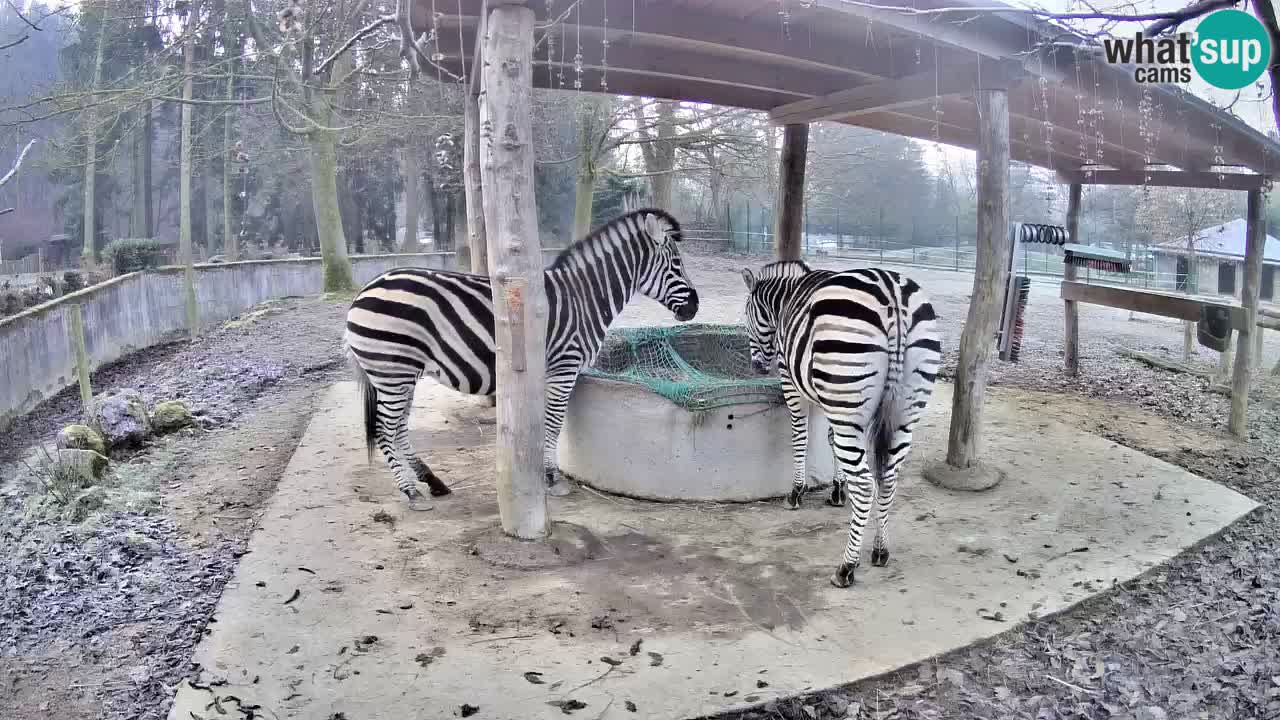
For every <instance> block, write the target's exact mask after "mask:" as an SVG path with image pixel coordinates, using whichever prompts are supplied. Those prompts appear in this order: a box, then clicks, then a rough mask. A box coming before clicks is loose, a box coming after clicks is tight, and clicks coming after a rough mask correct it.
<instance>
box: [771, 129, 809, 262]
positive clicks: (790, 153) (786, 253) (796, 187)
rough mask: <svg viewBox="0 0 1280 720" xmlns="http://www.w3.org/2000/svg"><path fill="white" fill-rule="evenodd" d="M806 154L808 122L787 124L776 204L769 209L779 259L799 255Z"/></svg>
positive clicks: (807, 149) (807, 150) (790, 258)
mask: <svg viewBox="0 0 1280 720" xmlns="http://www.w3.org/2000/svg"><path fill="white" fill-rule="evenodd" d="M808 157H809V126H808V125H804V124H799V125H787V126H786V128H785V130H784V131H783V133H782V159H781V160H780V162H779V163H778V205H777V207H775V208H774V210H773V216H774V218H775V219H774V223H775V225H774V227H775V231H774V236H775V237H776V238H777V243H778V244H777V248H778V259H779V260H799V259H800V238H801V228H802V225H803V220H804V169H805V161H806V160H807V159H808Z"/></svg>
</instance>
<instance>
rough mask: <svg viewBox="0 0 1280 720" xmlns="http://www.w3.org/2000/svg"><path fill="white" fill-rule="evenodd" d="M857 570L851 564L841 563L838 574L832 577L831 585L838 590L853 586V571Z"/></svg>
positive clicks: (837, 570) (837, 569)
mask: <svg viewBox="0 0 1280 720" xmlns="http://www.w3.org/2000/svg"><path fill="white" fill-rule="evenodd" d="M855 569H856V568H854V566H852V565H850V564H849V563H840V567H838V568H836V574H835V575H832V576H831V584H832V585H835V586H836V587H838V588H847V587H849V586H850V585H852V584H853V571H854V570H855Z"/></svg>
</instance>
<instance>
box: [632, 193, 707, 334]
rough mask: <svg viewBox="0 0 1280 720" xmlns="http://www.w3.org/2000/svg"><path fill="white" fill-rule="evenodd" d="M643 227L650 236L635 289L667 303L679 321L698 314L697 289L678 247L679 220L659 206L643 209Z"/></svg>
mask: <svg viewBox="0 0 1280 720" xmlns="http://www.w3.org/2000/svg"><path fill="white" fill-rule="evenodd" d="M636 214H637V215H639V216H640V217H639V218H637V219H638V220H640V226H641V230H642V231H643V234H644V235H646V236H647V238H648V241H649V242H647V243H644V245H645V250H647V251H648V252H643V253H641V258H642V259H641V262H640V263H639V267H638V268H637V270H638V274H637V279H636V280H637V282H636V289H637V290H639V291H640V292H642V293H644V294H645V295H646V296H648V297H650V298H653V299H654V300H657V301H658V302H660V303H662V304H663V305H665V306H666V307H667V309H668V310H670V311H671V312H672V314H674V315H675V316H676V319H677V320H679V321H680V322H687V321H689V320H692V319H693V318H694V316H695V315H697V314H698V291H697V290H695V289H694V288H693V283H692V282H690V281H689V276H688V275H687V274H686V273H685V271H684V262H683V261H682V260H681V259H680V248H679V247H678V244H679V241H680V238H681V234H680V224H679V223H677V222H676V220H675V218H673V217H671V216H670V215H668V214H667V213H665V212H662V211H660V210H641V211H637V213H636Z"/></svg>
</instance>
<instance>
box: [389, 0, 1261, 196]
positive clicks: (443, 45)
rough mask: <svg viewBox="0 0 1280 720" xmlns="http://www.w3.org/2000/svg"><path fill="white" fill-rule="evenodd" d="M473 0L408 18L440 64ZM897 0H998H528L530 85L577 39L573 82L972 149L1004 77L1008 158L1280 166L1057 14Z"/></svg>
mask: <svg viewBox="0 0 1280 720" xmlns="http://www.w3.org/2000/svg"><path fill="white" fill-rule="evenodd" d="M483 2H484V0H416V4H415V5H414V10H413V24H414V26H415V28H416V29H417V30H418V31H419V32H426V33H430V31H431V30H432V29H433V27H434V29H435V30H436V32H437V35H436V38H438V39H433V38H429V42H430V43H431V44H432V45H433V46H434V45H435V43H437V42H438V43H439V45H438V48H437V49H436V51H437V52H438V53H439V54H438V55H437V56H436V57H437V59H438V60H439V61H440V62H439V64H440V65H441V66H442V67H443V68H444V72H447V73H453V74H455V75H461V74H462V73H463V68H464V66H465V68H466V69H467V72H468V73H469V71H470V68H471V66H472V65H473V63H474V62H475V53H476V48H475V45H476V42H475V39H476V30H477V27H478V25H479V18H480V17H481V16H482V14H483V5H482V3H483ZM906 4H912V5H914V6H915V7H916V8H917V10H926V11H927V10H928V9H930V8H938V7H948V8H956V7H969V8H979V7H981V8H986V9H988V10H989V9H990V8H991V7H993V6H1000V4H999V3H995V2H990V1H989V0H914V2H911V3H908V2H906V0H870V1H869V2H856V3H855V2H850V1H849V0H580V1H579V2H576V3H575V2H573V0H553V1H552V2H550V3H548V2H545V0H535V1H534V2H530V3H529V5H530V7H532V8H533V9H534V10H535V12H536V14H537V23H538V30H537V42H536V45H535V50H534V63H535V64H534V84H535V86H536V87H539V88H553V89H554V88H559V89H565V90H570V91H572V90H574V89H575V87H574V83H575V80H576V79H577V78H578V77H579V73H578V71H577V69H576V66H575V61H574V56H575V55H576V54H577V53H578V52H579V48H581V50H580V52H581V55H582V71H581V82H582V87H581V90H583V91H591V92H601V91H607V92H610V93H613V94H620V95H636V96H647V97H654V98H664V99H672V100H683V101H691V102H704V103H713V104H717V105H727V106H735V107H742V108H750V109H754V110H762V111H767V112H770V113H771V116H772V117H773V119H774V120H775V121H776V122H778V123H786V122H813V121H817V120H833V121H838V122H844V123H848V124H851V125H858V126H862V127H867V128H874V129H877V130H883V131H886V132H891V133H896V134H899V135H905V136H909V137H914V138H919V139H923V140H936V141H938V142H942V143H946V144H949V145H954V146H959V147H964V148H971V149H972V148H975V147H976V146H977V126H978V123H977V108H976V105H975V102H974V92H973V91H974V89H975V88H976V87H978V86H992V85H993V84H995V83H1001V84H1004V83H1008V84H1009V85H1010V86H1011V89H1010V93H1009V108H1010V141H1011V148H1010V151H1011V157H1012V159H1014V160H1017V161H1021V162H1026V163H1031V164H1033V165H1037V166H1040V167H1045V168H1050V169H1054V170H1058V171H1062V172H1066V173H1072V172H1074V171H1079V170H1080V169H1081V168H1084V167H1089V166H1102V167H1108V168H1113V169H1117V170H1128V171H1141V170H1144V168H1148V167H1149V166H1151V165H1167V166H1172V167H1177V168H1180V169H1183V170H1193V171H1204V170H1208V169H1209V168H1211V167H1233V168H1235V169H1237V170H1242V171H1252V172H1255V173H1259V174H1264V175H1271V174H1273V173H1275V172H1276V171H1277V170H1278V169H1280V143H1277V142H1275V141H1273V140H1271V139H1270V138H1268V137H1267V136H1265V135H1264V134H1262V133H1260V132H1258V131H1257V130H1255V129H1253V128H1252V127H1250V126H1249V125H1247V124H1246V123H1244V122H1243V121H1241V120H1240V119H1238V118H1236V117H1234V116H1232V115H1230V114H1228V113H1227V112H1224V111H1222V110H1219V109H1217V108H1215V107H1213V106H1212V105H1210V104H1209V103H1208V102H1205V101H1204V100H1201V99H1200V98H1198V97H1196V96H1195V95H1193V94H1191V93H1189V92H1187V91H1185V90H1183V89H1181V88H1180V87H1177V86H1168V85H1165V86H1142V85H1139V84H1137V83H1136V82H1135V81H1134V79H1133V73H1132V69H1125V68H1122V67H1116V66H1111V65H1108V64H1107V63H1106V62H1105V60H1103V59H1102V58H1101V57H1100V55H1099V54H1098V50H1099V48H1098V47H1097V46H1096V45H1089V44H1088V43H1087V41H1086V40H1085V39H1084V38H1082V37H1080V36H1078V35H1075V34H1072V33H1071V32H1069V31H1066V30H1064V29H1062V28H1061V27H1058V26H1056V25H1053V24H1050V23H1047V22H1043V21H1040V20H1037V19H1035V18H1033V17H1032V16H1030V15H1027V14H1023V13H1016V12H1010V13H994V12H977V11H974V12H972V13H947V14H943V15H930V14H918V13H917V14H911V13H905V12H901V11H899V10H895V9H892V8H894V7H898V6H901V5H906ZM548 6H549V7H550V15H549V14H548ZM1001 7H1003V6H1001ZM605 38H607V39H608V44H607V46H606V44H605V43H604V40H605ZM1144 87H1145V88H1146V89H1145V90H1144ZM935 98H937V99H936V100H935Z"/></svg>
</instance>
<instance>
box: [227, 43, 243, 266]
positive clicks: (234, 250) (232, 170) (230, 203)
mask: <svg viewBox="0 0 1280 720" xmlns="http://www.w3.org/2000/svg"><path fill="white" fill-rule="evenodd" d="M234 68H235V66H234V64H232V65H229V66H228V68H227V100H228V101H232V100H235V93H236V81H235V69H234ZM232 112H234V111H233V110H232V109H230V108H228V109H227V112H226V113H225V114H224V115H223V116H222V252H223V254H224V255H225V256H226V258H227V262H235V261H236V260H239V259H240V237H239V234H238V233H237V232H236V230H235V228H233V227H232V210H233V209H234V208H235V206H236V204H237V203H236V192H235V178H236V174H237V173H236V162H235V160H236V158H235V153H236V149H235V123H234V122H233V121H232ZM247 199H248V198H246V200H247Z"/></svg>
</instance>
